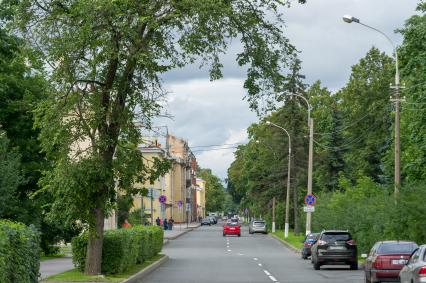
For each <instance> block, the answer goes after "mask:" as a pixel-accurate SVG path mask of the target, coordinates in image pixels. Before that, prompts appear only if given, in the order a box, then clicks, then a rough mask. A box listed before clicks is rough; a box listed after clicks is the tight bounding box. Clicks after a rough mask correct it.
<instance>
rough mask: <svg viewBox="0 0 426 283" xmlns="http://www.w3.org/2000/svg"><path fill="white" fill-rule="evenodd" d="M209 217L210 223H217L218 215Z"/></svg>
mask: <svg viewBox="0 0 426 283" xmlns="http://www.w3.org/2000/svg"><path fill="white" fill-rule="evenodd" d="M208 219H210V223H211V224H216V223H217V220H216V217H214V216H209V217H208Z"/></svg>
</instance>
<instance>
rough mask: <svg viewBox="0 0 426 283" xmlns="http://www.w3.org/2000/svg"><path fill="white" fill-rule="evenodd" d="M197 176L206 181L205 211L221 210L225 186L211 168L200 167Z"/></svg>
mask: <svg viewBox="0 0 426 283" xmlns="http://www.w3.org/2000/svg"><path fill="white" fill-rule="evenodd" d="M198 176H199V177H200V178H201V179H203V180H204V181H205V182H206V211H221V210H223V205H224V202H225V188H224V187H223V184H222V182H221V181H220V179H219V178H218V177H217V176H215V175H213V173H212V170H211V169H200V170H199V173H198Z"/></svg>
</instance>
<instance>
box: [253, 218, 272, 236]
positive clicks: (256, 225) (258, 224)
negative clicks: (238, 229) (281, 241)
mask: <svg viewBox="0 0 426 283" xmlns="http://www.w3.org/2000/svg"><path fill="white" fill-rule="evenodd" d="M257 232H260V233H263V234H267V233H268V230H267V229H266V223H265V221H263V220H253V221H251V222H250V225H249V234H253V233H257Z"/></svg>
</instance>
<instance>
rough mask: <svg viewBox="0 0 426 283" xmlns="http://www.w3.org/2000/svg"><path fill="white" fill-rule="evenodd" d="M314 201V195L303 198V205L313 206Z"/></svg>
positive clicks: (315, 199)
mask: <svg viewBox="0 0 426 283" xmlns="http://www.w3.org/2000/svg"><path fill="white" fill-rule="evenodd" d="M316 201H317V198H316V197H315V196H314V195H306V196H305V203H306V204H307V205H314V204H315V202H316Z"/></svg>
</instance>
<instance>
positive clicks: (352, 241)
mask: <svg viewBox="0 0 426 283" xmlns="http://www.w3.org/2000/svg"><path fill="white" fill-rule="evenodd" d="M346 244H348V245H351V246H354V245H355V244H356V243H355V241H354V240H349V241H347V242H346Z"/></svg>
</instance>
